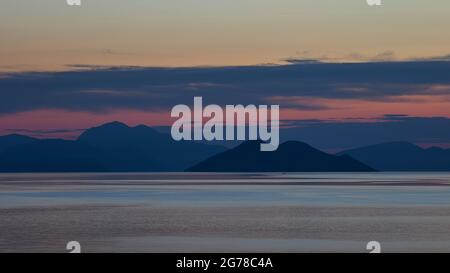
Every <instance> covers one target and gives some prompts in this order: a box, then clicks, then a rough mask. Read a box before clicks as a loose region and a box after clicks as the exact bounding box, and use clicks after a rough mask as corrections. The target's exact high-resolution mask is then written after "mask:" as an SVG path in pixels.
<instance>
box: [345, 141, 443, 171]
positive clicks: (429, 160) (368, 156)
mask: <svg viewBox="0 0 450 273" xmlns="http://www.w3.org/2000/svg"><path fill="white" fill-rule="evenodd" d="M339 155H350V156H352V157H353V158H355V159H357V160H359V161H361V162H363V163H365V164H367V165H369V166H371V167H373V168H375V169H377V170H380V171H450V149H442V148H438V147H432V148H428V149H423V148H421V147H419V146H416V145H414V144H411V143H409V142H389V143H383V144H378V145H372V146H366V147H362V148H357V149H352V150H347V151H344V152H341V153H339Z"/></svg>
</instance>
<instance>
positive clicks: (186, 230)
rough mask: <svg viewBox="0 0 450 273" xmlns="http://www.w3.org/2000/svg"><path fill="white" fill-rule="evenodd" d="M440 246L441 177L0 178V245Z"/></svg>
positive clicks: (444, 196) (449, 208)
mask: <svg viewBox="0 0 450 273" xmlns="http://www.w3.org/2000/svg"><path fill="white" fill-rule="evenodd" d="M373 240H375V241H379V242H380V243H381V245H382V250H383V251H387V252H417V251H420V252H422V251H425V252H449V251H450V173H301V174H300V173H288V174H280V173H266V174H262V173H261V174H244V173H240V174H212V173H208V174H193V173H61V174H60V173H55V174H0V252H66V250H65V245H66V243H67V242H68V241H79V242H80V244H81V245H82V251H84V252H234V251H238V252H246V251H249V252H311V251H313V252H349V251H350V252H366V249H365V247H366V243H367V242H369V241H373Z"/></svg>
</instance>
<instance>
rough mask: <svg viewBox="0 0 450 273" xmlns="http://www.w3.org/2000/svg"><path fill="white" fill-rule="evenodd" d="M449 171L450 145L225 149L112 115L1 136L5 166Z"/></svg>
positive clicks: (247, 145)
mask: <svg viewBox="0 0 450 273" xmlns="http://www.w3.org/2000/svg"><path fill="white" fill-rule="evenodd" d="M374 170H378V171H450V149H442V148H436V147H433V148H428V149H423V148H420V147H419V146H416V145H414V144H411V143H408V142H390V143H383V144H378V145H373V146H367V147H361V148H357V149H352V150H347V151H344V152H341V153H339V154H337V155H333V154H327V153H324V152H322V151H319V150H317V149H315V148H313V147H311V146H309V145H308V144H306V143H303V142H298V141H288V142H285V143H283V144H281V145H280V146H279V148H278V150H277V151H275V152H260V142H258V141H247V142H243V143H242V144H240V145H238V146H236V147H234V148H231V149H228V150H227V149H226V148H225V147H222V146H218V145H210V144H205V143H199V142H188V141H181V142H177V141H174V140H172V138H171V137H170V135H168V134H165V133H162V132H158V131H156V130H154V129H153V128H150V127H147V126H144V125H139V126H136V127H129V126H127V125H125V124H123V123H120V122H111V123H107V124H104V125H101V126H99V127H94V128H91V129H87V130H86V131H85V132H84V133H83V134H81V135H80V136H79V138H78V139H76V140H63V139H36V138H32V137H28V136H22V135H7V136H0V172H139V171H142V172H156V171H158V172H165V171H167V172H170V171H191V172H344V171H348V172H356V171H361V172H362V171H374Z"/></svg>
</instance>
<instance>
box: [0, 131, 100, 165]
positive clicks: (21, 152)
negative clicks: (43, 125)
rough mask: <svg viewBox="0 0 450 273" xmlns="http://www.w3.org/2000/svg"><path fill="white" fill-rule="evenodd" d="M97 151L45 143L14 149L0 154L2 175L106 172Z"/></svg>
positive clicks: (68, 143) (64, 143)
mask: <svg viewBox="0 0 450 273" xmlns="http://www.w3.org/2000/svg"><path fill="white" fill-rule="evenodd" d="M102 159H103V157H102V156H101V153H99V151H98V150H96V149H95V148H94V147H91V146H89V145H86V144H83V143H80V142H77V141H70V140H62V139H44V140H34V141H32V142H29V143H25V144H21V145H15V146H12V147H9V148H7V149H6V150H5V151H3V152H2V153H1V154H0V171H2V172H93V171H99V172H100V171H108V168H107V167H106V166H104V165H103V163H102Z"/></svg>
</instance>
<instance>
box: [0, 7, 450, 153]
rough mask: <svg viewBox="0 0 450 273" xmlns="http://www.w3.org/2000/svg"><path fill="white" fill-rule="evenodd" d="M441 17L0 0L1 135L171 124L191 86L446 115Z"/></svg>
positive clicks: (210, 98)
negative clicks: (113, 123) (176, 107)
mask: <svg viewBox="0 0 450 273" xmlns="http://www.w3.org/2000/svg"><path fill="white" fill-rule="evenodd" d="M449 25H450V1H448V0H433V1H428V0H384V2H383V6H381V7H370V6H368V5H367V4H366V1H365V0H342V1H337V0H240V1H235V0H130V1H121V0H82V6H81V7H69V6H67V4H66V3H65V1H64V0H34V1H29V0H2V1H1V2H0V96H1V100H0V135H1V134H8V133H23V134H29V135H34V136H39V137H65V138H74V137H76V136H77V135H78V134H79V133H80V132H81V131H82V130H83V129H85V128H88V127H91V126H95V125H98V124H100V123H104V122H108V121H112V120H119V121H123V122H126V123H128V124H130V125H137V124H141V123H142V124H147V125H153V126H167V125H170V124H171V122H172V120H171V119H170V109H171V107H173V106H174V105H176V104H179V103H184V104H192V101H193V96H194V95H201V96H203V97H204V100H205V101H206V103H217V104H219V105H224V104H227V103H232V104H280V106H281V117H282V119H283V120H285V121H289V122H298V121H305V120H309V121H311V120H314V121H316V122H317V123H316V125H317V124H321V126H324V127H327V128H331V127H330V126H328V125H329V124H330V122H331V123H333V124H335V123H338V124H341V125H342V124H344V125H346V126H348V128H352V130H353V129H354V128H356V127H355V126H353V125H354V123H355V122H357V123H359V124H363V125H368V126H370V125H374V124H378V123H380V122H381V123H384V122H389V123H390V124H391V123H393V122H394V123H395V124H400V123H401V122H407V123H408V124H413V123H411V119H412V120H413V121H417V119H416V118H418V119H420V121H421V122H419V123H417V122H416V123H414V126H419V125H418V124H421V125H420V126H422V127H423V128H429V126H430V124H436V123H435V118H444V119H447V118H450V110H449V109H450V72H449V71H450V62H449V61H450V47H449V45H450V35H448V26H449ZM389 115H390V116H401V117H404V118H403V119H401V120H399V119H394V120H393V119H392V118H389V119H386V116H389ZM422 121H423V122H422ZM325 123H326V124H328V125H327V126H325V125H324V124H325ZM402 124H403V123H402ZM301 126H305V125H304V124H303V123H302V125H301ZM411 126H412V125H411ZM427 126H428V127H427ZM358 128H360V129H359V130H365V129H361V128H363V127H358ZM399 128H401V126H400V127H399ZM335 129H336V128H335V127H333V130H335ZM330 130H331V129H330ZM396 130H397V129H396ZM417 130H421V128H419V127H417ZM330 132H331V131H330ZM395 136H396V137H401V136H400V135H395ZM381 139H383V138H381V137H380V140H381ZM411 141H415V142H417V143H436V144H437V145H443V146H445V145H448V144H449V143H450V138H448V137H447V133H446V132H445V133H444V132H443V133H441V134H439V132H434V133H433V135H432V136H420V137H419V136H418V137H417V138H416V139H411ZM373 142H376V140H373ZM330 148H333V149H334V148H337V147H330Z"/></svg>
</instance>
